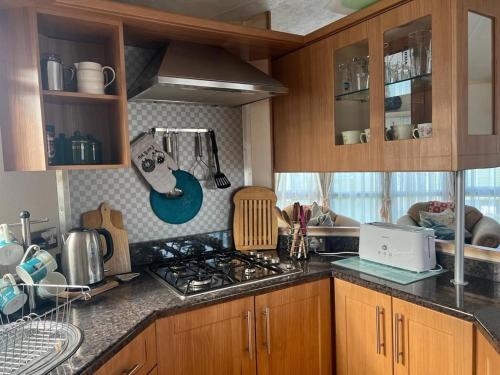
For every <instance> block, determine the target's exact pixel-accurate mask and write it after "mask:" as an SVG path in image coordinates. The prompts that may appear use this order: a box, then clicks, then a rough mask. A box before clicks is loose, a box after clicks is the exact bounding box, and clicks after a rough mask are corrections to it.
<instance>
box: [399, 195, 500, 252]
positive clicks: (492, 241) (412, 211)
mask: <svg viewBox="0 0 500 375" xmlns="http://www.w3.org/2000/svg"><path fill="white" fill-rule="evenodd" d="M430 203H431V202H419V203H415V204H414V205H413V206H411V207H410V208H409V209H408V212H407V214H406V215H404V216H402V217H400V218H399V219H398V221H397V223H398V224H402V225H412V226H419V222H420V211H425V212H428V211H429V204H430ZM465 229H467V230H468V231H469V232H470V233H471V234H472V238H471V240H470V242H471V244H472V245H476V246H485V247H493V248H497V247H499V246H500V223H498V222H497V221H496V220H495V219H492V218H491V217H488V216H484V215H483V214H482V213H481V212H480V211H479V210H478V209H477V208H475V207H472V206H465Z"/></svg>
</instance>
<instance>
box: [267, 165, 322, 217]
mask: <svg viewBox="0 0 500 375" xmlns="http://www.w3.org/2000/svg"><path fill="white" fill-rule="evenodd" d="M276 175H277V176H276V196H277V198H278V201H277V203H276V205H277V206H278V207H280V208H285V207H287V206H289V205H291V204H293V203H294V202H300V203H301V204H312V203H313V202H320V201H321V190H320V186H319V183H318V176H317V175H316V173H276Z"/></svg>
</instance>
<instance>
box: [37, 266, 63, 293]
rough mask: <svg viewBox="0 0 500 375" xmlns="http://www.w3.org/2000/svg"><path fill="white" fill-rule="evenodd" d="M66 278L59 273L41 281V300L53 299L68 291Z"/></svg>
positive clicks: (54, 273) (49, 275)
mask: <svg viewBox="0 0 500 375" xmlns="http://www.w3.org/2000/svg"><path fill="white" fill-rule="evenodd" d="M59 285H60V287H59ZM66 285H67V281H66V277H64V275H63V274H62V273H59V272H50V273H48V274H47V276H45V278H44V279H43V280H42V281H40V286H39V287H38V289H37V294H38V296H39V297H40V298H43V299H45V298H51V297H55V296H57V295H58V294H59V293H61V292H64V291H65V290H66Z"/></svg>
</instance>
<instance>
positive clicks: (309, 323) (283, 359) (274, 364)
mask: <svg viewBox="0 0 500 375" xmlns="http://www.w3.org/2000/svg"><path fill="white" fill-rule="evenodd" d="M255 317H256V331H257V333H256V337H257V339H256V346H257V374H258V375H280V374H283V375H303V374H308V375H330V374H331V373H332V365H331V360H332V349H331V309H330V280H329V279H325V280H320V281H316V282H311V283H308V284H302V285H299V286H296V287H292V288H287V289H282V290H278V291H276V292H272V293H267V294H262V295H259V296H256V297H255Z"/></svg>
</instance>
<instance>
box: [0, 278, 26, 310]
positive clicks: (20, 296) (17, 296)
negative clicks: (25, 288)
mask: <svg viewBox="0 0 500 375" xmlns="http://www.w3.org/2000/svg"><path fill="white" fill-rule="evenodd" d="M27 299H28V296H27V295H26V293H23V292H22V291H21V290H20V289H19V287H18V286H17V284H16V280H15V279H14V276H12V275H11V274H10V273H7V274H5V275H4V276H3V277H2V279H0V311H1V312H3V313H4V314H5V315H10V314H13V313H15V312H16V311H17V310H19V309H20V308H21V307H23V305H24V304H25V303H26V300H27Z"/></svg>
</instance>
